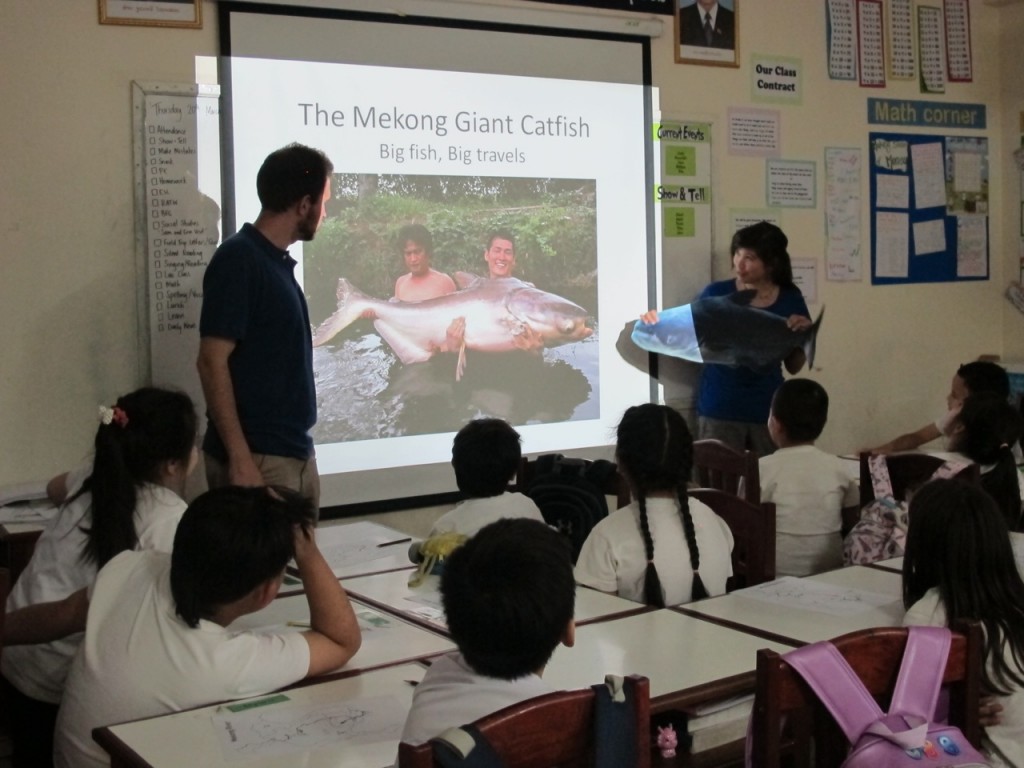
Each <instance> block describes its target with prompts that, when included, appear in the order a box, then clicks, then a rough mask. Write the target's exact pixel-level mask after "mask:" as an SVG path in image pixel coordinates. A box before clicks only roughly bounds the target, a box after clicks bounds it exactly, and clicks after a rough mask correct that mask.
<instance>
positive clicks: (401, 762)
mask: <svg viewBox="0 0 1024 768" xmlns="http://www.w3.org/2000/svg"><path fill="white" fill-rule="evenodd" d="M626 687H627V688H631V689H632V690H633V704H634V707H633V717H632V720H633V723H634V725H635V728H636V737H637V738H636V745H635V750H636V755H635V760H634V761H632V762H631V763H630V765H635V766H637V768H649V766H650V764H651V735H650V728H651V725H650V719H651V710H650V706H651V703H650V683H649V682H648V680H647V678H646V677H642V676H639V675H630V676H629V677H627V678H626ZM593 712H594V692H593V691H592V690H591V689H589V688H587V689H583V690H577V691H559V692H557V693H549V694H547V695H545V696H539V697H537V698H535V699H530V700H528V701H524V702H521V703H519V704H513V705H512V706H510V707H506V708H505V709H502V710H500V711H498V712H495V713H493V714H491V715H487V716H486V717H483V718H481V719H479V720H477V721H476V722H475V723H474V725H475V726H476V727H477V728H478V729H479V730H480V733H481V734H482V735H483V736H484V737H485V738H486V739H487V741H488V742H490V744H491V746H492V747H494V750H495V752H497V753H498V756H499V757H501V759H502V761H503V762H504V763H505V765H508V766H516V768H551V766H559V768H583V766H590V765H592V764H593V748H594V717H593ZM439 765H440V763H438V762H435V760H434V754H433V746H432V745H431V743H430V742H427V743H426V744H421V745H419V746H412V745H410V744H405V743H402V744H400V745H399V747H398V766H399V768H435V766H439Z"/></svg>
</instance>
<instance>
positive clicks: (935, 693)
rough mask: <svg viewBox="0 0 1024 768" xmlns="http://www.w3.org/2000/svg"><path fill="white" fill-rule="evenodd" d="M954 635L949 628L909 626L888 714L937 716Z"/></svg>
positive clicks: (928, 717) (922, 716) (928, 718)
mask: <svg viewBox="0 0 1024 768" xmlns="http://www.w3.org/2000/svg"><path fill="white" fill-rule="evenodd" d="M952 637H953V636H952V633H951V632H950V631H949V630H948V629H947V628H946V627H910V629H909V631H908V633H907V649H906V650H905V651H904V652H903V663H902V664H901V665H900V673H899V676H898V677H897V678H896V688H895V689H894V690H893V694H892V702H891V704H890V705H889V714H892V715H912V716H914V717H918V718H921V719H922V720H931V719H932V718H934V717H935V705H936V703H938V700H939V690H940V689H941V688H942V676H943V674H944V672H945V670H946V659H947V658H949V646H950V645H951V643H952Z"/></svg>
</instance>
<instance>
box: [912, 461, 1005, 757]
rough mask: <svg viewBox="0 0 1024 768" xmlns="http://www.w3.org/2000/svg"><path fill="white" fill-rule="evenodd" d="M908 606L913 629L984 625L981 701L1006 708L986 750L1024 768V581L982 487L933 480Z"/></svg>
mask: <svg viewBox="0 0 1024 768" xmlns="http://www.w3.org/2000/svg"><path fill="white" fill-rule="evenodd" d="M903 605H904V606H905V607H906V609H907V615H906V617H905V618H904V620H903V623H904V625H906V626H914V625H917V626H922V625H923V626H940V627H941V626H948V625H949V624H951V623H953V622H955V621H957V620H958V619H976V620H978V621H979V622H981V624H982V628H983V630H984V636H985V641H984V656H985V659H984V661H985V663H984V665H983V667H982V672H981V685H982V694H983V695H986V694H987V695H994V696H995V702H994V703H995V705H996V706H995V709H998V708H999V707H1001V708H1002V714H1001V717H1000V718H998V722H996V723H994V724H992V723H989V724H987V727H986V728H985V736H984V739H983V741H982V746H983V748H984V749H985V751H986V752H987V753H988V755H989V757H990V759H991V761H992V763H991V764H992V765H1000V766H1002V765H1006V766H1021V765H1024V581H1021V577H1020V574H1019V573H1018V571H1017V568H1016V565H1015V563H1014V558H1013V553H1012V551H1011V549H1010V540H1009V536H1008V534H1007V527H1006V520H1005V518H1004V516H1003V514H1002V513H1001V512H1000V510H999V508H998V506H997V505H996V503H995V502H994V501H993V500H992V497H991V496H989V495H988V494H987V493H985V492H984V491H983V490H982V489H981V488H979V487H978V486H977V485H975V484H973V483H967V482H964V481H962V480H957V479H952V480H932V481H931V482H929V483H926V484H925V485H924V486H922V487H921V488H920V489H919V490H918V491H917V492H916V493H915V494H914V496H913V498H912V499H911V501H910V527H909V529H908V531H907V544H906V554H905V556H904V558H903ZM989 711H991V709H990V710H989ZM983 712H984V709H983Z"/></svg>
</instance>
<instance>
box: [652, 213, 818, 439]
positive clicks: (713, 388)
mask: <svg viewBox="0 0 1024 768" xmlns="http://www.w3.org/2000/svg"><path fill="white" fill-rule="evenodd" d="M788 245H789V239H788V238H787V237H786V235H785V233H784V232H783V231H782V230H781V229H779V228H778V227H777V226H775V225H774V224H770V223H769V222H767V221H761V222H758V223H757V224H752V225H750V226H749V227H743V228H742V229H740V230H738V231H737V232H736V234H735V235H733V238H732V244H731V252H732V263H733V269H734V271H735V273H736V276H735V277H734V278H730V279H728V280H720V281H717V282H714V283H711V284H710V285H708V286H707V287H706V288H705V289H704V290H703V291H702V292H701V294H700V296H699V297H698V299H697V301H695V302H693V303H692V304H689V305H686V306H685V307H677V308H672V309H668V310H664V311H663V312H662V313H661V316H660V318H659V313H658V312H657V311H655V310H650V311H648V312H646V313H644V314H643V315H641V317H640V321H641V322H639V323H637V325H636V328H635V330H634V331H633V337H632V338H633V341H634V342H635V343H637V345H638V346H640V347H642V348H644V349H647V350H649V351H653V352H659V353H664V354H670V355H674V356H676V357H682V358H684V359H687V360H692V361H694V362H701V363H704V370H703V372H702V374H701V380H700V390H699V394H698V399H697V417H698V424H697V426H698V437H699V438H700V439H707V438H714V439H717V440H721V441H722V442H724V443H727V444H728V445H730V446H732V447H733V448H735V449H737V450H744V449H748V448H749V449H751V450H753V451H755V452H756V453H757V454H758V455H759V456H765V455H767V454H769V453H772V452H773V451H774V450H775V448H774V446H773V444H772V440H771V436H770V435H769V434H768V427H767V422H768V412H769V411H770V410H771V402H772V395H773V394H774V393H775V390H776V389H777V388H778V387H779V385H780V384H781V383H782V381H783V374H782V364H784V365H785V366H786V370H787V371H789V372H790V373H796V372H797V371H799V370H800V369H801V368H803V366H804V364H805V363H807V362H808V360H811V361H813V355H814V342H815V339H816V335H817V329H818V323H820V321H821V317H820V315H819V318H818V320H817V321H815V322H813V323H812V322H811V319H810V317H809V315H810V313H809V311H808V309H807V304H806V302H804V297H803V295H802V294H801V293H800V289H799V288H797V287H796V286H795V285H794V284H793V269H792V266H791V265H790V261H789V253H788V251H787V250H786V248H787V246H788ZM750 309H756V310H761V311H759V312H750V311H749V310H750ZM683 326H686V328H683ZM790 334H792V335H790Z"/></svg>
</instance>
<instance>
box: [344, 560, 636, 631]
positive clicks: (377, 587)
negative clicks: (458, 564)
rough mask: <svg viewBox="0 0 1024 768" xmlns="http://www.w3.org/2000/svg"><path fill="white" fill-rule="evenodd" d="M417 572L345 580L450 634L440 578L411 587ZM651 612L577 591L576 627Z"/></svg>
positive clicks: (369, 598) (378, 602)
mask: <svg viewBox="0 0 1024 768" xmlns="http://www.w3.org/2000/svg"><path fill="white" fill-rule="evenodd" d="M412 573H413V571H410V570H407V571H391V572H389V573H377V574H373V575H370V576H361V577H358V578H354V579H344V580H343V581H342V584H343V585H344V586H345V589H346V590H347V591H348V592H349V593H350V594H351V595H353V596H355V597H358V598H359V599H360V600H362V601H364V602H366V603H369V604H371V605H374V606H376V607H378V608H380V609H382V610H385V611H389V612H393V613H397V614H399V615H400V616H403V617H404V618H406V619H408V620H409V621H413V622H415V623H417V624H422V625H425V626H427V627H429V628H431V629H434V630H437V631H440V632H445V633H447V630H448V627H447V625H446V624H445V621H444V617H443V616H442V615H441V610H442V609H441V595H440V594H439V592H438V583H439V581H440V579H439V577H437V576H428V577H427V579H426V580H425V581H424V583H423V584H421V585H420V586H418V587H415V588H413V587H410V586H409V577H410V576H411V575H412ZM647 610H649V609H648V608H647V606H645V605H641V604H640V603H635V602H633V601H632V600H626V599H624V598H621V597H618V596H617V595H609V594H607V593H605V592H598V591H597V590H595V589H590V588H588V587H582V586H581V587H577V588H576V624H577V626H579V625H582V624H589V623H591V622H594V621H604V620H605V619H608V618H612V617H615V616H625V615H629V614H633V613H641V612H643V611H647Z"/></svg>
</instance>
